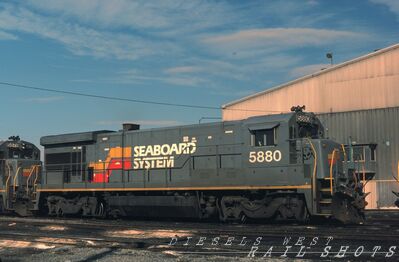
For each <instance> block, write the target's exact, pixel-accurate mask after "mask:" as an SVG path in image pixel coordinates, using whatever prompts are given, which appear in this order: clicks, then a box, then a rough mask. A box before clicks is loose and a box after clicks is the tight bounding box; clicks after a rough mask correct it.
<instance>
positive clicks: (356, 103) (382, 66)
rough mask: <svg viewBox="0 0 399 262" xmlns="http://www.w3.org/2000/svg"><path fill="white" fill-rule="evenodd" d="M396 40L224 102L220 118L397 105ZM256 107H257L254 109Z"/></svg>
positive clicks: (398, 64) (398, 63)
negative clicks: (293, 108) (293, 109)
mask: <svg viewBox="0 0 399 262" xmlns="http://www.w3.org/2000/svg"><path fill="white" fill-rule="evenodd" d="M398 83H399V44H397V45H394V46H391V47H388V48H386V49H382V50H379V51H377V52H374V53H371V54H369V55H366V56H364V57H359V58H357V59H354V60H351V61H348V62H345V63H342V64H339V65H336V66H334V67H332V68H329V69H326V70H324V71H319V72H316V73H315V74H313V75H309V76H305V77H303V78H300V79H297V80H294V81H292V82H289V83H286V84H283V85H281V86H278V87H275V88H272V89H270V90H266V91H264V92H261V93H258V94H254V95H252V96H249V97H246V98H243V99H240V100H238V101H235V102H232V103H229V104H227V105H225V106H224V110H223V111H222V114H223V120H226V121H227V120H238V119H244V118H247V117H250V116H254V115H264V114H270V113H273V112H274V113H275V112H287V111H289V110H290V108H291V106H293V105H306V109H307V110H308V111H312V112H320V113H327V112H343V111H353V110H363V109H373V108H386V107H396V106H399V86H398ZM254 110H258V111H254Z"/></svg>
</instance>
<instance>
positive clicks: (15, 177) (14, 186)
mask: <svg viewBox="0 0 399 262" xmlns="http://www.w3.org/2000/svg"><path fill="white" fill-rule="evenodd" d="M19 170H21V167H18V168H17V171H16V172H15V176H14V185H13V189H14V191H13V192H14V194H15V188H16V181H17V177H18V173H19Z"/></svg>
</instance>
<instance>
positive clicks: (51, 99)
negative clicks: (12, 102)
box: [24, 96, 64, 104]
mask: <svg viewBox="0 0 399 262" xmlns="http://www.w3.org/2000/svg"><path fill="white" fill-rule="evenodd" d="M62 99H64V97H62V96H47V97H31V98H27V99H24V101H25V102H30V103H39V104H45V103H51V102H56V101H60V100H62Z"/></svg>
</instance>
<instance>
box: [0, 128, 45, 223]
mask: <svg viewBox="0 0 399 262" xmlns="http://www.w3.org/2000/svg"><path fill="white" fill-rule="evenodd" d="M40 167H41V162H40V150H39V149H38V148H37V147H36V146H35V145H33V144H31V143H29V142H26V141H22V140H20V138H19V137H18V136H12V137H10V138H9V139H8V140H7V141H2V142H0V197H1V199H0V212H15V213H18V214H20V215H23V216H26V215H29V214H30V213H31V212H30V211H31V210H33V209H35V208H37V207H35V200H36V198H37V193H36V189H37V185H38V184H39V183H40Z"/></svg>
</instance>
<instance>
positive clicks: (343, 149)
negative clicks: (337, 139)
mask: <svg viewBox="0 0 399 262" xmlns="http://www.w3.org/2000/svg"><path fill="white" fill-rule="evenodd" d="M341 147H342V151H343V152H344V158H345V162H347V161H348V157H347V155H346V150H345V146H344V144H341Z"/></svg>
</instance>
